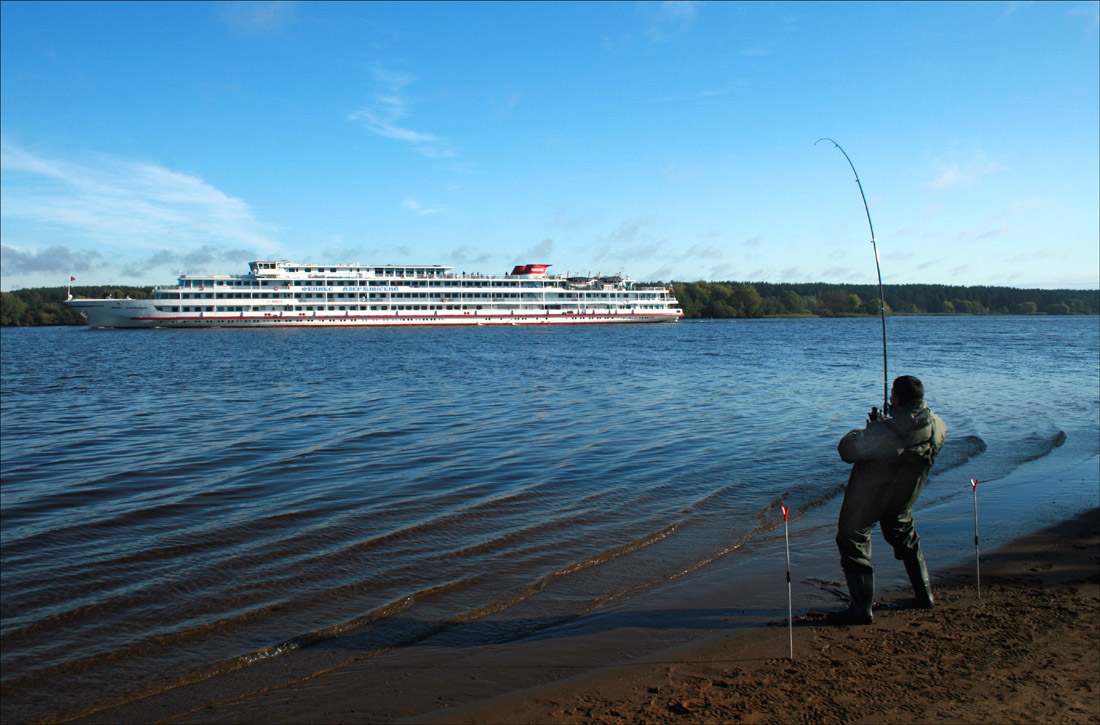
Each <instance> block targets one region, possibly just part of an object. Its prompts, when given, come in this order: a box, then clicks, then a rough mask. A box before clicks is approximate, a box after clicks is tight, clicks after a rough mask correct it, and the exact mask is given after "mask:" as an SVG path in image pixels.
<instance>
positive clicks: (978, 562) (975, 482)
mask: <svg viewBox="0 0 1100 725" xmlns="http://www.w3.org/2000/svg"><path fill="white" fill-rule="evenodd" d="M979 483H981V481H979V480H978V479H976V478H972V479H970V486H971V487H972V488H973V489H974V571H975V573H976V576H977V583H978V599H979V600H981V598H982V563H981V558H980V557H979V555H978V484H979Z"/></svg>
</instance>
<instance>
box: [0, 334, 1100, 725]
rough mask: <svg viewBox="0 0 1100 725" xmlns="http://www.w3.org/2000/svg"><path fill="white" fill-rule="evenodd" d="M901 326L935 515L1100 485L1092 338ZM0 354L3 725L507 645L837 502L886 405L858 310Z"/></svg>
mask: <svg viewBox="0 0 1100 725" xmlns="http://www.w3.org/2000/svg"><path fill="white" fill-rule="evenodd" d="M888 335H889V343H890V367H891V371H890V372H891V377H893V376H894V375H895V374H902V373H908V374H914V375H917V376H918V377H920V378H922V379H923V380H924V381H925V385H926V388H927V393H928V394H927V398H928V401H929V404H930V405H931V407H932V408H933V409H934V410H935V411H936V412H937V413H939V414H940V415H941V416H942V417H943V418H944V420H945V421H946V422H947V426H948V442H947V444H946V446H945V448H944V450H943V452H942V453H941V455H940V457H939V459H938V460H937V462H936V466H935V468H934V470H933V477H932V479H931V482H930V484H929V487H928V489H927V492H926V494H925V497H924V498H926V499H928V501H930V502H939V503H942V502H943V501H945V500H950V501H956V500H958V501H962V502H966V501H967V500H968V499H967V497H968V496H970V494H971V489H970V486H969V485H966V486H965V487H961V486H957V485H955V484H956V483H957V481H954V479H956V478H960V479H961V480H966V476H968V475H980V477H981V478H983V479H984V480H993V481H995V480H997V479H1004V478H1006V477H1010V476H1011V475H1012V474H1013V472H1014V471H1017V470H1019V469H1021V468H1022V467H1026V466H1028V465H1031V464H1033V463H1034V462H1035V461H1039V460H1042V459H1045V458H1048V457H1052V456H1055V455H1056V456H1058V460H1059V461H1060V465H1065V466H1073V465H1084V466H1086V468H1088V467H1091V466H1094V465H1095V461H1096V459H1097V456H1098V454H1100V320H1098V319H1097V318H1096V317H903V318H891V319H890V320H888ZM0 350H2V353H0V354H2V358H0V362H2V378H0V404H2V409H0V413H2V415H0V421H2V430H0V432H2V435H0V441H2V456H0V460H2V468H0V479H2V487H0V495H2V499H0V501H2V580H3V581H2V585H3V586H2V595H0V609H2V632H0V643H2V661H3V674H2V683H0V684H2V695H3V698H2V706H0V707H2V711H0V712H2V715H3V720H4V721H5V722H19V721H35V720H41V719H54V718H64V717H68V716H71V715H75V714H80V713H87V712H91V711H94V710H95V709H97V708H100V707H102V706H104V705H106V704H117V703H123V702H127V701H131V700H134V699H136V698H140V697H143V696H145V695H148V694H149V693H153V692H159V691H163V690H166V689H170V688H172V687H175V686H178V685H180V684H184V683H188V682H195V681H200V680H206V679H209V678H213V677H217V676H219V675H223V674H225V673H228V672H239V671H241V670H244V669H247V668H249V667H252V666H253V665H254V664H256V663H259V662H270V661H271V660H272V659H275V658H279V657H283V656H286V655H287V654H288V653H291V652H294V651H298V650H302V649H307V648H310V647H313V646H316V645H317V644H319V643H324V642H326V641H331V640H333V639H335V638H346V637H348V636H354V637H355V638H356V640H355V641H356V647H357V648H358V649H359V650H360V651H364V652H367V653H369V652H371V651H377V652H383V651H387V650H389V651H392V650H394V649H397V648H402V647H408V646H411V645H413V644H416V643H417V642H421V641H423V640H424V639H426V638H429V637H438V636H439V635H440V634H441V633H444V632H446V631H447V630H448V628H451V627H454V626H455V625H456V624H458V623H468V622H474V621H482V620H486V621H488V620H492V619H493V617H494V616H496V617H499V616H500V615H501V613H508V612H509V611H513V612H514V611H520V610H522V611H523V612H524V613H525V616H524V617H523V618H522V620H516V621H521V622H522V623H523V624H522V628H523V629H522V631H517V630H515V629H514V628H513V631H509V632H507V633H506V636H507V637H523V636H527V635H530V634H534V633H537V630H538V629H539V628H540V627H543V626H552V625H553V623H555V622H560V621H562V618H568V617H570V616H574V615H576V614H578V613H582V612H591V611H595V610H598V609H599V608H600V607H601V606H604V605H605V604H606V603H607V602H611V601H622V600H624V599H629V598H630V597H632V596H634V595H635V594H636V593H638V592H644V591H652V590H654V589H655V588H660V587H661V586H663V585H665V584H666V583H668V582H673V581H675V580H676V579H678V578H679V577H681V576H683V575H684V574H685V573H686V572H698V571H700V570H703V571H705V570H706V568H707V567H708V566H710V565H711V564H712V562H715V561H718V560H720V559H727V560H728V559H729V558H730V557H737V556H751V554H749V553H746V552H749V551H750V550H751V548H752V547H745V546H744V544H745V543H746V542H748V541H751V540H752V539H753V538H754V537H758V536H763V535H765V534H767V533H768V532H773V534H774V530H775V529H776V527H777V526H778V527H780V528H781V527H782V516H781V515H780V514H779V513H778V506H779V504H780V503H782V504H784V505H789V506H792V507H793V509H794V510H795V511H796V512H802V513H806V512H814V511H821V512H824V511H827V510H828V509H829V507H835V506H836V503H837V501H838V500H839V499H838V496H839V494H840V493H841V490H842V486H843V483H844V481H845V478H846V474H847V467H846V466H844V465H843V464H842V463H841V462H840V460H839V458H838V457H837V455H836V442H837V440H838V439H839V438H840V436H841V435H843V434H844V433H845V432H846V431H847V430H849V429H850V428H853V427H857V426H859V425H861V424H862V419H863V417H864V416H865V414H866V411H867V410H868V409H869V408H870V406H871V405H873V404H879V403H880V402H881V395H882V357H881V337H880V328H879V321H878V320H877V319H832V320H817V319H793V320H755V321H690V322H682V323H679V324H666V325H628V326H598V327H546V328H523V327H518V328H517V327H509V328H462V329H453V328H419V329H418V328H402V329H355V330H331V329H315V330H185V331H172V330H150V331H90V330H87V329H83V328H19V329H10V328H8V329H4V330H3V333H2V346H0ZM971 471H973V472H974V473H971ZM949 479H951V481H952V483H951V484H950V485H948V483H947V482H948V480H949ZM1021 488H1024V487H1021ZM1026 488H1027V490H1026V491H1024V492H1023V493H1020V492H1015V493H1013V495H1012V497H1011V499H1012V508H1011V511H1012V512H1013V513H1012V515H1011V516H1008V515H1001V516H999V517H998V516H997V512H996V511H993V512H991V515H992V516H993V517H994V518H997V519H998V520H999V521H1001V525H1000V530H1001V531H1002V532H1003V533H1004V535H1006V536H1007V535H1010V534H1016V533H1022V531H1024V530H1026V529H1028V528H1031V527H1033V526H1035V525H1036V523H1038V522H1037V521H1036V520H1035V517H1036V516H1039V515H1040V514H1038V513H1036V512H1037V511H1040V508H1037V507H1036V506H1032V505H1031V504H1030V503H1029V498H1028V497H1029V496H1034V497H1041V496H1042V491H1039V490H1037V489H1038V488H1040V487H1037V486H1031V487H1026ZM1028 491H1030V493H1029V492H1028ZM1058 496H1059V509H1058V510H1059V511H1063V510H1064V512H1065V514H1066V515H1067V516H1068V515H1071V514H1073V513H1076V512H1078V511H1080V510H1083V509H1085V508H1087V507H1090V506H1095V505H1096V498H1097V491H1096V490H1095V484H1094V483H1086V484H1081V485H1077V486H1074V485H1073V484H1072V482H1071V483H1070V484H1069V485H1066V486H1063V487H1062V488H1061V489H1059V493H1058ZM922 500H923V499H922ZM1009 510H1010V509H1009V508H1008V504H1007V503H1006V504H1005V508H1004V511H1009ZM966 511H969V509H966ZM1004 511H1002V514H1004ZM1020 512H1023V513H1020ZM1029 514H1030V518H1029ZM1043 515H1046V514H1043ZM918 524H920V520H919V519H918ZM887 555H888V554H886V553H884V551H883V550H880V553H879V556H880V557H881V556H887ZM517 626H518V625H517ZM478 631H482V632H492V629H491V628H486V629H483V630H478ZM493 636H501V633H500V632H499V631H498V632H496V633H495V634H494V635H493Z"/></svg>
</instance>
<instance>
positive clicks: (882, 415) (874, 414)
mask: <svg viewBox="0 0 1100 725" xmlns="http://www.w3.org/2000/svg"><path fill="white" fill-rule="evenodd" d="M889 417H890V409H889V408H883V409H882V410H879V409H878V406H877V405H872V406H871V412H870V413H869V414H868V415H867V420H869V421H872V422H874V421H876V420H886V419H887V418H889Z"/></svg>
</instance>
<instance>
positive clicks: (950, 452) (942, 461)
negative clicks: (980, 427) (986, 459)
mask: <svg viewBox="0 0 1100 725" xmlns="http://www.w3.org/2000/svg"><path fill="white" fill-rule="evenodd" d="M986 448H988V446H987V445H986V443H985V441H984V440H982V439H981V438H979V437H978V436H975V435H968V436H963V437H962V438H955V439H952V438H948V439H947V441H946V442H945V443H944V444H943V448H942V449H940V453H939V455H938V456H936V463H935V466H934V470H935V472H936V473H944V472H945V471H950V470H951V469H953V468H958V467H959V466H963V465H966V463H967V462H968V461H970V460H972V459H974V458H977V457H978V456H979V455H981V454H982V453H984V452H985V450H986Z"/></svg>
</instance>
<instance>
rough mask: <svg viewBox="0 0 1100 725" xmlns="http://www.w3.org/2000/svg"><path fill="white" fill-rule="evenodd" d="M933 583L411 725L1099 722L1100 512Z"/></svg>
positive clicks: (1023, 541)
mask: <svg viewBox="0 0 1100 725" xmlns="http://www.w3.org/2000/svg"><path fill="white" fill-rule="evenodd" d="M981 576H982V588H981V598H980V599H979V598H978V596H977V591H976V588H975V581H974V577H973V570H972V568H966V569H962V570H956V571H951V572H945V573H943V574H942V575H940V576H939V577H937V578H936V579H935V585H936V596H937V603H936V604H937V605H936V608H935V609H934V610H932V611H927V610H917V609H909V608H906V604H907V602H906V600H905V599H904V598H902V597H900V596H898V595H894V596H886V597H879V598H878V600H877V601H878V603H879V604H881V605H882V606H881V607H880V608H878V610H877V613H876V621H875V624H874V625H871V626H867V627H831V626H826V625H825V624H824V621H823V620H824V615H823V614H822V613H818V612H811V613H809V614H806V615H804V616H802V617H799V618H797V619H796V622H795V628H794V649H795V658H794V660H791V659H789V658H788V657H786V656H776V654H775V653H777V652H782V653H784V655H785V654H786V653H787V652H788V651H789V650H788V631H787V627H786V626H785V623H784V625H780V626H772V627H769V628H768V629H766V630H764V631H757V632H754V633H751V634H748V635H745V636H737V635H734V636H731V637H726V638H722V639H720V640H718V641H713V642H709V643H707V644H705V645H703V646H698V647H693V648H690V649H687V650H683V651H680V652H675V653H670V654H666V656H665V657H664V658H662V659H661V660H656V661H651V662H647V663H642V664H638V665H636V666H629V667H619V668H616V669H613V670H608V671H605V672H600V673H596V674H594V675H590V676H586V677H582V678H575V679H573V680H570V681H567V682H563V683H559V684H557V685H554V686H551V687H544V688H541V689H539V690H535V691H530V692H525V693H519V694H517V695H513V696H510V697H506V698H498V699H497V700H495V701H493V702H488V703H480V704H477V705H474V706H467V707H464V708H462V709H457V710H453V711H450V712H446V713H434V714H432V715H430V716H426V717H421V718H414V719H413V720H414V721H416V722H452V723H512V722H530V723H576V722H597V723H604V722H608V723H611V722H627V721H629V722H660V723H664V722H715V723H718V722H747V723H771V722H775V723H819V722H837V723H839V722H852V723H859V722H866V723H880V722H929V721H939V722H996V723H1001V722H1027V723H1030V722H1092V723H1095V722H1100V655H1098V654H1097V651H1098V647H1100V509H1094V510H1092V511H1089V512H1087V513H1085V514H1083V515H1081V516H1078V517H1076V518H1074V519H1072V520H1069V521H1066V522H1063V523H1061V524H1059V525H1057V526H1054V527H1052V528H1049V529H1045V530H1043V531H1040V532H1036V533H1033V534H1030V535H1027V536H1024V537H1022V538H1020V539H1017V540H1016V541H1014V542H1012V543H1011V544H1009V545H1008V546H1005V547H1002V548H1001V549H999V550H997V551H996V552H993V553H991V554H990V555H988V556H986V555H983V557H982V569H981Z"/></svg>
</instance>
